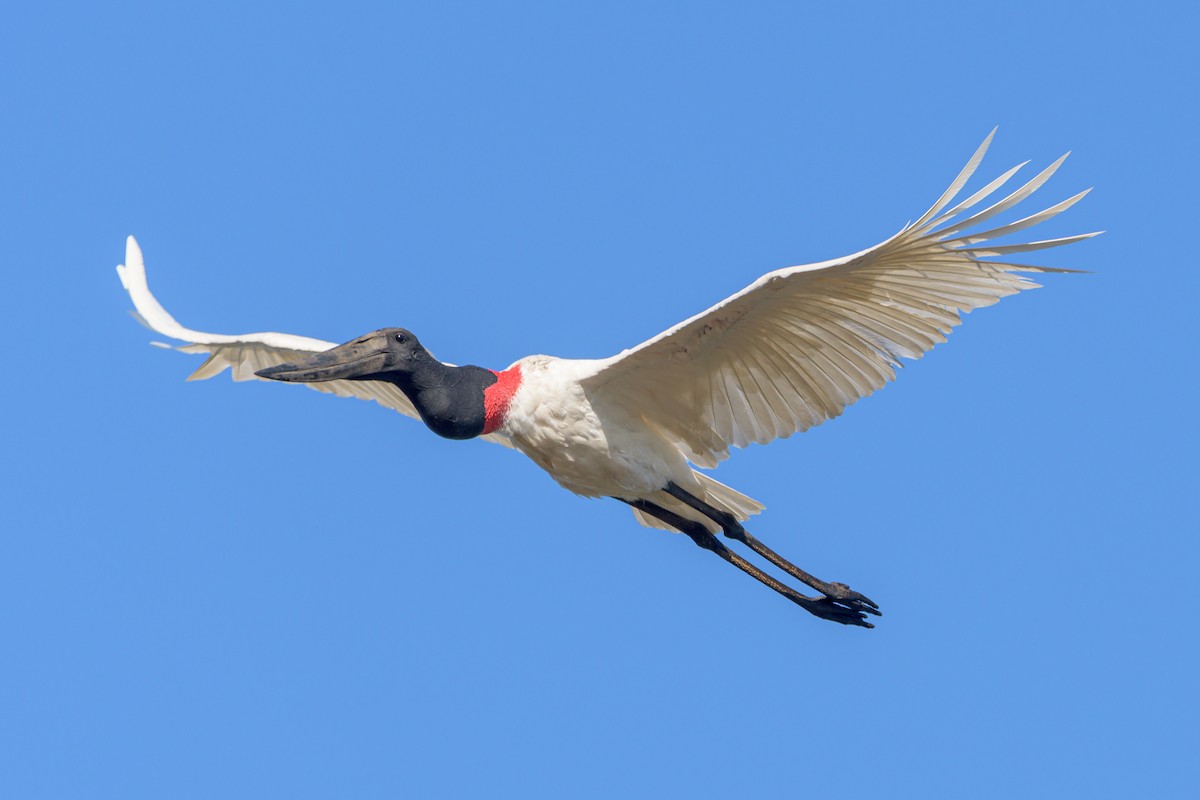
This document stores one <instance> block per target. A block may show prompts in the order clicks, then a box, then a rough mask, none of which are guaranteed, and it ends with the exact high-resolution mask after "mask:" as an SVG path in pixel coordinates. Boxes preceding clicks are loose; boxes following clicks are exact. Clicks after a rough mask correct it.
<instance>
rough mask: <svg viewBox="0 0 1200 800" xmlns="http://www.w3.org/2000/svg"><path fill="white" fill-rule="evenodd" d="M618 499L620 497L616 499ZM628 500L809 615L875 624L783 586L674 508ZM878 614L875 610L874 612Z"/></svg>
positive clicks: (824, 599) (856, 612)
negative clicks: (669, 508) (672, 509)
mask: <svg viewBox="0 0 1200 800" xmlns="http://www.w3.org/2000/svg"><path fill="white" fill-rule="evenodd" d="M617 499H621V498H617ZM622 502H624V503H628V504H629V505H631V506H633V507H634V508H636V509H638V510H639V511H643V512H645V513H647V514H649V515H650V516H652V517H657V518H658V519H660V520H662V521H663V522H665V523H667V524H668V525H670V526H671V527H672V528H675V529H676V530H678V531H680V532H681V533H684V534H687V536H689V537H690V538H691V540H692V541H693V542H695V543H696V544H697V545H699V546H700V547H703V548H704V549H705V550H711V551H712V552H714V553H716V554H717V555H719V556H720V557H721V558H723V559H725V560H726V561H728V562H729V563H730V564H733V565H734V566H735V567H737V568H738V569H740V570H741V571H742V572H745V573H746V574H747V575H749V576H750V577H752V578H754V579H755V580H757V581H759V582H760V583H763V584H765V585H767V586H769V587H771V588H772V589H774V590H775V591H777V592H779V594H781V595H783V596H784V597H786V598H787V599H788V600H791V601H792V602H793V603H795V604H796V605H798V606H800V607H801V608H803V609H804V610H805V611H807V612H808V613H810V614H814V615H816V616H818V617H821V618H822V619H827V620H831V621H833V622H840V623H842V624H843V625H861V626H862V627H864V628H874V627H875V626H874V625H872V624H871V623H869V622H867V620H866V615H865V614H863V613H862V610H861V609H859V608H854V607H851V606H849V605H848V604H842V603H839V602H837V601H835V600H834V599H833V598H831V597H807V596H805V595H802V594H800V593H799V592H797V591H796V590H795V589H793V588H791V587H790V586H785V585H784V584H782V583H780V582H779V581H777V580H775V579H774V578H772V577H771V576H770V575H768V574H767V573H765V572H763V571H762V570H760V569H759V568H758V567H756V566H754V565H753V564H751V563H750V562H749V561H747V560H746V559H744V558H742V557H741V556H739V555H738V554H737V553H734V552H733V551H731V550H730V549H729V548H728V547H726V546H725V545H723V544H721V542H720V540H719V539H717V537H716V536H713V535H712V534H711V533H709V531H708V529H707V528H705V527H704V526H703V525H701V524H700V523H699V522H694V521H692V520H690V519H687V518H685V517H681V516H679V515H678V514H676V513H674V512H673V511H668V510H667V509H665V508H663V507H662V506H658V505H655V504H654V503H651V502H649V501H646V500H622ZM875 613H878V612H875Z"/></svg>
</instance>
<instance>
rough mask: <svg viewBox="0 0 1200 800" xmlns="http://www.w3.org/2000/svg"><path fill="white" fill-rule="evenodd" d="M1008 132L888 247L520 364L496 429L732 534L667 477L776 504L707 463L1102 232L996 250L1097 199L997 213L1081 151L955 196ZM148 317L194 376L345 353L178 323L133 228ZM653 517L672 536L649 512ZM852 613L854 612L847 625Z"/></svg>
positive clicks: (394, 391) (567, 475) (916, 350)
mask: <svg viewBox="0 0 1200 800" xmlns="http://www.w3.org/2000/svg"><path fill="white" fill-rule="evenodd" d="M994 133H995V131H993V132H992V134H989V135H988V137H987V139H985V140H984V142H983V144H982V145H981V146H980V147H979V149H978V150H977V151H976V152H975V154H974V155H973V156H972V157H971V159H970V161H969V162H968V163H967V165H966V166H965V167H964V168H963V170H962V172H961V173H960V174H959V175H958V177H957V178H955V180H954V181H953V183H952V184H951V185H950V187H949V188H948V189H947V190H946V192H945V193H944V194H943V195H942V196H941V197H940V198H939V199H938V201H937V202H936V203H935V204H934V205H933V207H932V208H930V209H929V210H928V211H927V212H926V213H925V214H923V215H922V216H921V217H920V218H919V219H917V221H916V222H914V223H911V224H909V225H906V226H905V227H904V228H903V229H902V230H901V231H900V232H899V233H897V234H896V235H894V236H892V237H891V238H889V239H887V240H886V241H884V242H882V243H880V244H878V245H876V246H874V247H871V248H868V249H866V250H863V251H861V252H859V253H855V254H853V255H850V256H846V257H844V258H839V259H834V260H832V261H825V262H821V263H819V264H810V265H806V266H797V267H788V268H785V269H780V270H776V271H775V272H771V273H768V274H766V275H764V276H762V277H761V278H759V279H758V280H757V281H755V282H754V283H752V284H751V285H749V286H747V287H746V288H745V289H743V290H742V291H740V292H738V293H736V294H734V295H733V296H731V297H728V298H726V299H725V300H723V301H721V302H720V303H717V304H716V305H714V306H712V307H711V308H709V309H708V310H706V311H703V312H701V313H700V314H697V315H696V316H694V317H692V318H691V319H688V320H686V321H684V322H681V323H680V324H678V325H676V326H674V327H673V328H671V329H669V330H667V331H664V332H663V333H661V334H659V335H658V336H656V337H654V338H652V339H650V340H648V341H646V342H643V343H642V344H640V345H637V346H636V347H633V348H631V349H629V350H626V351H624V352H622V353H620V354H618V355H616V356H613V357H611V358H607V359H597V360H570V359H557V358H552V357H549V356H531V357H529V358H525V359H521V360H520V361H518V362H516V365H519V366H520V368H521V376H522V379H521V384H520V387H519V388H518V389H517V391H516V393H515V395H514V396H513V397H512V400H511V404H510V405H509V407H508V412H507V416H506V418H505V421H504V424H503V426H502V427H501V428H500V429H499V430H497V431H496V432H494V433H491V434H488V435H486V436H485V438H488V439H489V440H491V441H496V442H499V443H502V444H506V445H509V446H513V447H516V448H517V449H518V450H520V451H521V452H524V453H525V454H526V455H528V456H529V457H530V458H532V459H533V460H534V461H535V462H537V463H538V465H539V466H541V467H542V468H544V469H545V470H546V471H547V472H549V473H550V474H551V475H552V476H553V477H554V478H555V480H557V481H558V482H559V483H560V484H561V485H563V486H564V487H566V488H567V489H570V490H571V491H573V492H576V493H578V494H582V495H588V496H605V495H611V496H615V497H620V498H623V499H626V500H639V499H640V500H646V501H649V502H652V503H654V504H656V505H658V506H660V507H662V508H666V509H668V510H670V511H671V512H673V513H675V514H678V515H680V516H683V517H686V518H687V519H691V520H695V521H697V522H700V523H702V524H703V525H705V526H706V527H707V528H708V529H709V530H710V531H713V532H718V531H720V530H721V526H720V525H719V524H718V523H717V522H716V521H714V519H712V518H711V516H706V515H705V514H702V513H700V512H698V511H696V510H695V509H694V508H692V507H689V506H688V505H686V504H685V503H683V502H681V501H680V500H679V499H678V498H677V497H676V496H673V495H671V494H668V493H667V492H666V491H664V487H666V486H667V484H668V482H671V483H674V484H676V485H677V486H680V487H682V488H683V489H684V490H685V491H687V492H689V493H691V494H693V495H695V496H697V497H699V498H701V499H702V500H704V501H706V502H707V503H709V504H711V505H712V506H714V507H716V508H717V509H719V510H720V511H723V512H728V513H729V514H732V515H733V516H734V517H736V518H737V519H742V520H744V519H746V518H747V517H748V516H749V515H750V514H753V513H757V512H758V511H760V510H761V509H762V506H761V505H760V504H759V503H757V502H756V501H754V500H751V499H750V498H748V497H746V496H744V495H742V494H740V493H738V492H736V491H734V490H732V489H729V488H728V487H725V486H722V485H721V484H719V483H717V482H716V481H714V480H712V479H711V478H708V477H707V476H705V475H702V474H701V473H699V472H696V471H695V470H694V469H693V468H692V466H691V465H696V466H698V467H702V468H712V467H715V466H717V464H718V462H719V461H721V460H722V459H724V458H726V457H727V456H728V455H729V449H730V447H743V446H745V445H747V444H749V443H750V442H758V443H766V442H770V441H772V440H774V439H777V438H781V437H786V436H790V435H792V434H793V433H796V432H797V431H804V430H807V429H808V428H810V427H812V426H814V425H819V424H821V423H822V422H824V421H825V420H828V419H831V418H833V417H836V416H838V415H839V414H841V413H842V410H843V409H845V408H846V407H847V406H849V405H850V404H852V403H854V402H855V401H857V400H858V399H860V398H862V397H865V396H867V395H869V394H871V393H872V392H874V391H875V390H876V389H879V388H880V387H882V386H883V385H884V384H885V383H887V382H888V381H889V380H891V379H892V378H894V377H895V368H896V367H898V366H900V365H901V360H902V359H917V358H920V357H921V356H922V355H923V354H924V353H925V352H926V351H928V350H929V349H930V348H932V347H933V346H934V345H935V344H937V343H939V342H942V341H945V339H946V336H947V334H949V333H950V331H951V330H952V329H953V328H954V326H956V325H958V324H959V323H960V322H961V314H963V313H964V312H969V311H971V310H973V309H975V308H979V307H981V306H987V305H991V304H993V303H995V302H996V301H997V300H999V299H1000V298H1002V297H1005V296H1007V295H1010V294H1015V293H1016V292H1019V291H1021V290H1023V289H1030V288H1034V287H1036V286H1037V284H1035V283H1033V282H1031V281H1029V280H1028V279H1027V278H1025V277H1022V276H1021V274H1020V273H1027V272H1060V271H1068V270H1056V269H1051V268H1047V267H1040V266H1031V265H1027V264H1020V263H1013V262H1011V261H1009V260H1008V257H1009V256H1010V255H1012V254H1015V253H1022V252H1026V251H1033V250H1039V249H1043V248H1048V247H1056V246H1059V245H1064V244H1069V243H1071V242H1076V241H1079V240H1081V239H1085V238H1088V237H1090V236H1094V235H1096V233H1088V234H1082V235H1079V236H1068V237H1064V238H1059V239H1050V240H1044V241H1029V242H1024V243H1015V244H1006V245H1002V246H994V245H989V244H988V243H989V242H990V241H992V240H994V239H997V238H999V237H1002V236H1005V235H1008V234H1012V233H1017V232H1019V231H1022V230H1025V229H1027V228H1029V227H1031V226H1033V225H1036V224H1037V223H1039V222H1043V221H1045V220H1047V219H1049V218H1051V217H1053V216H1055V215H1056V214H1059V213H1061V212H1062V211H1065V210H1066V209H1067V208H1069V207H1070V206H1072V205H1074V204H1075V203H1076V202H1078V201H1079V200H1080V199H1081V198H1082V197H1083V196H1084V195H1085V194H1087V192H1081V193H1079V194H1077V195H1075V196H1074V197H1071V198H1068V199H1067V200H1064V201H1062V202H1060V203H1057V204H1055V205H1053V206H1051V207H1049V208H1047V209H1045V210H1044V211H1041V212H1039V213H1036V214H1032V215H1030V216H1026V217H1024V218H1022V219H1020V220H1018V221H1016V222H1012V223H1009V224H1006V225H1001V226H999V227H995V228H992V229H988V230H977V229H978V228H979V227H981V226H982V223H984V222H986V221H987V220H989V219H991V218H992V217H994V216H996V215H998V214H1000V213H1002V212H1004V211H1006V210H1008V209H1010V208H1012V207H1013V206H1015V205H1016V204H1017V203H1019V202H1021V201H1022V200H1024V199H1025V198H1027V197H1028V196H1029V195H1030V194H1032V193H1033V192H1034V191H1035V190H1037V189H1038V188H1039V187H1041V186H1042V185H1043V184H1044V183H1045V182H1046V180H1047V179H1049V177H1050V176H1051V175H1052V174H1053V173H1054V172H1055V170H1057V169H1058V167H1059V166H1060V165H1061V164H1062V162H1063V160H1064V159H1065V158H1066V156H1063V157H1062V158H1060V159H1058V160H1057V161H1055V162H1054V163H1053V164H1051V165H1050V166H1049V167H1047V168H1046V169H1045V170H1043V171H1042V172H1040V173H1039V174H1038V175H1036V176H1035V177H1034V178H1032V179H1031V180H1030V181H1028V182H1027V183H1025V184H1024V185H1023V186H1021V187H1020V188H1019V189H1017V190H1016V191H1014V192H1012V193H1011V194H1009V195H1008V196H1006V197H1004V198H1003V199H1002V200H1000V201H998V202H994V203H993V204H991V205H988V206H986V207H985V208H984V209H983V210H980V211H977V212H975V213H973V214H970V215H966V216H964V215H965V214H966V212H968V211H969V210H971V209H973V208H975V207H976V206H978V205H979V204H981V203H982V202H983V201H984V200H985V199H987V198H989V197H990V196H992V195H993V193H995V192H996V191H997V190H998V189H1000V187H1001V186H1002V185H1004V184H1005V183H1006V182H1007V181H1008V180H1009V179H1010V178H1012V177H1013V175H1014V174H1016V172H1017V170H1018V169H1020V167H1021V166H1024V165H1018V166H1017V167H1014V168H1013V169H1011V170H1008V171H1007V172H1005V173H1004V174H1002V175H1000V176H999V177H998V178H996V179H995V180H993V181H991V182H990V183H988V184H987V185H986V186H984V187H983V188H982V189H980V190H979V191H977V192H975V193H974V194H972V195H970V196H969V197H967V198H966V199H965V200H962V201H961V202H958V203H957V204H955V205H953V206H951V203H953V202H954V200H955V198H956V197H957V195H958V194H959V192H960V191H961V190H962V188H963V187H964V185H965V184H966V182H967V180H968V179H969V178H970V177H971V175H972V174H973V173H974V171H975V169H976V168H977V167H978V165H979V163H980V161H981V160H982V158H983V155H984V153H985V151H986V150H987V147H988V145H989V143H990V142H991V139H992V136H993V135H994ZM117 269H118V272H119V273H120V276H121V280H122V282H123V283H124V285H125V288H126V289H127V290H128V291H129V294H130V296H131V298H132V299H133V302H134V305H135V306H136V308H137V313H138V315H139V316H140V319H141V320H142V321H143V322H144V323H145V324H146V325H147V326H148V327H150V328H151V329H153V330H155V331H157V332H158V333H161V334H163V335H165V336H169V337H171V338H174V339H180V340H183V341H185V342H188V344H186V345H183V346H182V347H180V348H179V349H181V350H183V351H185V352H193V353H195V352H199V353H207V354H208V355H209V357H208V360H207V361H206V362H205V363H204V365H203V366H201V367H200V369H198V370H197V371H196V372H195V374H193V375H192V376H191V377H192V378H193V379H204V378H210V377H213V376H214V375H217V374H219V373H220V372H221V371H223V370H224V369H226V368H232V370H233V377H234V380H246V379H250V378H254V377H255V375H254V373H255V372H256V371H258V370H261V369H263V368H266V367H271V366H273V365H276V364H280V363H282V362H287V361H291V360H294V359H296V358H298V357H303V356H305V355H308V354H311V353H316V352H322V351H325V350H329V349H331V348H333V347H334V346H335V345H334V343H332V342H324V341H320V340H317V339H309V338H306V337H301V336H292V335H288V334H280V333H259V334H246V335H241V336H219V335H215V334H207V333H202V332H199V331H193V330H190V329H187V328H184V327H183V326H181V325H179V323H177V322H176V321H175V320H174V319H173V318H172V317H171V316H170V315H169V314H168V313H167V312H166V311H165V310H164V309H163V308H162V306H161V305H159V303H158V302H157V300H155V298H154V297H153V295H152V294H151V293H150V290H149V288H148V287H147V285H146V276H145V269H144V266H143V262H142V255H141V252H140V250H139V248H138V246H137V243H136V242H135V241H134V239H133V237H130V238H129V241H128V245H127V251H126V263H125V264H124V265H122V266H119V267H118V268H117ZM308 385H309V386H311V387H312V388H314V389H318V390H321V391H327V392H332V393H334V394H337V395H339V396H353V397H359V398H363V399H371V400H376V401H378V402H379V403H380V404H381V405H385V406H388V407H390V408H394V409H396V410H397V411H399V412H401V413H402V414H405V415H407V416H411V417H416V416H417V411H416V409H415V408H414V406H413V403H412V402H411V401H410V400H409V398H408V397H406V396H405V394H404V392H402V391H400V390H399V389H398V388H397V387H396V386H394V385H392V384H388V383H382V382H376V381H354V380H332V381H328V382H323V383H309V384H308ZM635 514H636V515H637V517H638V519H639V521H640V522H642V524H645V525H650V526H653V527H659V528H671V526H670V525H667V524H665V523H664V522H662V521H661V520H660V519H657V518H656V517H654V516H652V515H650V514H647V513H644V511H643V510H639V509H637V508H635ZM839 621H841V620H839Z"/></svg>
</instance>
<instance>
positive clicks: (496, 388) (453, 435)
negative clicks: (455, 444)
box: [387, 358, 521, 439]
mask: <svg viewBox="0 0 1200 800" xmlns="http://www.w3.org/2000/svg"><path fill="white" fill-rule="evenodd" d="M387 380H388V381H389V382H390V383H394V384H395V385H396V386H397V387H399V389H400V390H401V391H402V392H404V394H405V395H406V396H407V397H408V399H409V400H411V401H412V404H413V406H415V407H416V409H417V413H418V414H420V415H421V421H423V422H424V423H425V425H426V426H428V427H429V429H430V430H431V431H433V432H434V433H436V434H437V435H438V436H444V437H446V438H447V439H471V438H473V437H475V436H480V435H482V434H487V433H491V432H493V431H495V430H496V429H497V428H499V427H500V426H501V425H503V424H504V419H505V416H506V415H507V413H508V404H509V402H510V401H511V400H512V397H513V395H514V394H515V393H516V390H517V387H518V386H519V385H520V383H521V369H520V367H514V368H512V369H508V370H505V371H504V372H494V371H493V370H490V369H483V368H482V367H473V366H466V367H453V366H450V365H449V364H443V363H441V362H440V361H437V360H435V359H432V358H430V359H426V360H423V361H422V362H420V363H419V364H417V365H416V366H415V367H414V368H413V369H412V370H411V371H409V372H406V373H404V374H397V375H394V376H388V378H387Z"/></svg>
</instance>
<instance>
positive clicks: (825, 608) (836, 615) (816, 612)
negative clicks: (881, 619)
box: [801, 597, 880, 628]
mask: <svg viewBox="0 0 1200 800" xmlns="http://www.w3.org/2000/svg"><path fill="white" fill-rule="evenodd" d="M801 606H802V607H803V608H804V610H805V611H807V612H808V613H810V614H812V615H813V616H817V617H820V618H821V619H827V620H829V621H830V622H839V623H841V624H842V625H858V626H861V627H863V628H874V627H875V626H874V625H872V624H871V623H870V622H867V614H874V615H876V616H880V613H879V612H878V611H876V610H875V609H874V608H871V607H870V606H864V605H862V604H861V603H858V602H857V601H852V600H848V601H838V600H834V599H833V598H831V597H818V598H816V599H813V600H809V601H808V602H806V603H802V604H801Z"/></svg>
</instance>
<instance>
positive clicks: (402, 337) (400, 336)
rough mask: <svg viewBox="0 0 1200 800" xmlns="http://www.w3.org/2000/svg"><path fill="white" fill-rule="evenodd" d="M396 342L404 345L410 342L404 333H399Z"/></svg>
mask: <svg viewBox="0 0 1200 800" xmlns="http://www.w3.org/2000/svg"><path fill="white" fill-rule="evenodd" d="M396 341H397V342H399V343H400V344H404V343H405V342H407V341H408V337H407V336H405V335H404V334H403V333H397V334H396Z"/></svg>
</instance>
